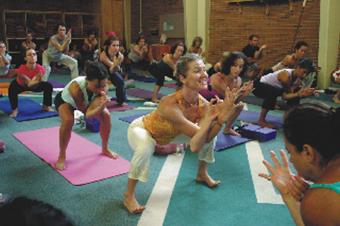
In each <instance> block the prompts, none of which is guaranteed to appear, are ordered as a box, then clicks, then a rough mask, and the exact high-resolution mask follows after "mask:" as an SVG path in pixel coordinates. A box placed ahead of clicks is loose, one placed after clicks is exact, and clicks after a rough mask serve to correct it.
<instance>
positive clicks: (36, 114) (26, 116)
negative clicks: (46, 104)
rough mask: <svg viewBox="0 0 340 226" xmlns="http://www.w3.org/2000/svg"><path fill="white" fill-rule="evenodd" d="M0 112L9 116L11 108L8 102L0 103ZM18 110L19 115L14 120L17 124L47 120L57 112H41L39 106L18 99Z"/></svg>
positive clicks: (26, 100) (30, 101)
mask: <svg viewBox="0 0 340 226" xmlns="http://www.w3.org/2000/svg"><path fill="white" fill-rule="evenodd" d="M0 110H2V111H4V112H5V113H7V114H10V113H11V112H12V108H11V104H10V103H9V100H1V101H0ZM18 110H19V113H18V115H17V117H16V118H14V119H15V120H16V121H18V122H22V121H29V120H34V119H41V118H49V117H53V116H57V115H58V113H57V112H47V111H43V110H42V107H41V105H40V104H38V103H37V102H34V101H33V100H31V99H28V98H19V101H18Z"/></svg>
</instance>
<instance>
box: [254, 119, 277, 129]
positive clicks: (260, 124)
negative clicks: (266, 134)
mask: <svg viewBox="0 0 340 226" xmlns="http://www.w3.org/2000/svg"><path fill="white" fill-rule="evenodd" d="M257 124H258V125H259V126H261V127H267V128H271V129H273V128H275V126H274V125H273V124H270V123H268V122H266V121H258V122H257Z"/></svg>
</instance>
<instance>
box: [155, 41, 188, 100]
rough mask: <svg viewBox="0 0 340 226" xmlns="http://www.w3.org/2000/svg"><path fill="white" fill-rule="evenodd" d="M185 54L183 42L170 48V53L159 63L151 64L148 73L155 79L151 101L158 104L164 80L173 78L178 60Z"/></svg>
mask: <svg viewBox="0 0 340 226" xmlns="http://www.w3.org/2000/svg"><path fill="white" fill-rule="evenodd" d="M185 53H186V47H185V45H184V43H183V42H177V43H176V44H175V45H173V46H172V47H171V50H170V53H169V54H166V55H165V56H164V57H163V58H162V60H161V61H159V62H158V63H153V64H151V66H150V69H149V71H150V73H151V74H152V75H153V76H154V77H155V78H156V79H157V81H156V85H155V88H154V89H153V93H152V101H153V102H155V103H158V102H159V100H158V97H157V96H158V93H159V90H160V89H161V87H162V86H163V85H164V78H165V76H168V77H170V78H174V76H173V73H174V71H175V69H176V63H177V61H178V59H179V58H180V57H181V56H183V55H184V54H185Z"/></svg>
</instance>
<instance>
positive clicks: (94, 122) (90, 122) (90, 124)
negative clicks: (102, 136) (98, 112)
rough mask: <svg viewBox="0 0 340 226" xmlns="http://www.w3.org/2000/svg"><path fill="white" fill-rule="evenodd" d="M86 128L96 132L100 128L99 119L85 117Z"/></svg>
mask: <svg viewBox="0 0 340 226" xmlns="http://www.w3.org/2000/svg"><path fill="white" fill-rule="evenodd" d="M85 125H86V129H88V130H90V131H91V132H93V133H98V132H99V128H100V121H99V120H98V119H96V118H92V119H88V118H85Z"/></svg>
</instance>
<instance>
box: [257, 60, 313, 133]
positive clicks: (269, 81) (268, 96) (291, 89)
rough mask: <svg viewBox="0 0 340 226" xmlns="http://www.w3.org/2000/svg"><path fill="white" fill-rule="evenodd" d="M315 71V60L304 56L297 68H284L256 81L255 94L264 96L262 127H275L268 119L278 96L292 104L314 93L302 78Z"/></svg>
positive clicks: (260, 122)
mask: <svg viewBox="0 0 340 226" xmlns="http://www.w3.org/2000/svg"><path fill="white" fill-rule="evenodd" d="M312 71H314V67H313V62H312V61H311V60H310V59H307V58H302V59H300V61H299V63H298V64H297V66H296V67H295V69H282V70H280V71H276V72H273V73H270V74H267V75H264V76H262V77H261V78H260V79H257V80H256V81H255V82H254V87H255V90H254V91H253V94H254V95H255V96H257V97H260V98H263V99H264V100H263V103H262V109H261V113H260V118H259V120H258V124H259V125H260V126H262V127H269V128H273V127H274V126H273V125H272V124H270V123H268V122H267V121H266V116H267V113H268V112H269V110H272V109H274V107H275V104H276V98H277V97H278V96H282V98H283V99H284V100H287V104H288V105H290V106H292V105H296V104H299V102H300V99H301V98H303V97H308V96H311V95H313V94H314V92H315V89H314V88H303V87H302V86H301V80H302V79H303V78H304V77H305V76H306V75H307V74H308V73H310V72H312Z"/></svg>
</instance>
